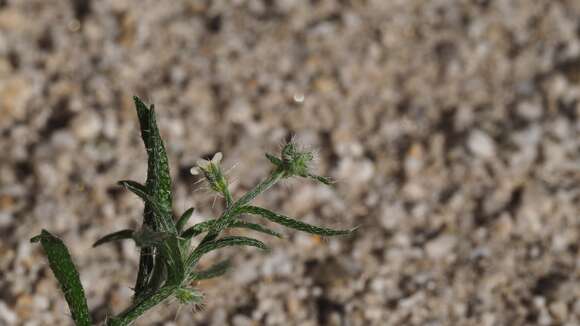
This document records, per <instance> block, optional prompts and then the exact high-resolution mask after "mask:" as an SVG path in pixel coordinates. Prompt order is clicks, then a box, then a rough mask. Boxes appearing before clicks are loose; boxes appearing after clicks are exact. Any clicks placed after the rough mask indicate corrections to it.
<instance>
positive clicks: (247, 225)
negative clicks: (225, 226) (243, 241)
mask: <svg viewBox="0 0 580 326" xmlns="http://www.w3.org/2000/svg"><path fill="white" fill-rule="evenodd" d="M230 227H231V228H242V229H250V230H254V231H258V232H261V233H265V234H269V235H273V236H275V237H278V238H282V234H280V233H278V232H276V231H273V230H270V229H268V228H267V227H264V226H262V225H260V224H256V223H249V222H246V221H234V222H232V224H230Z"/></svg>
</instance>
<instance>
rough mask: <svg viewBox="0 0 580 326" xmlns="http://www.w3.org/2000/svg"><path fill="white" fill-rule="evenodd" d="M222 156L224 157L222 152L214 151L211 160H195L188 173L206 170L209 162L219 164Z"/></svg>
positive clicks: (194, 173) (197, 173)
mask: <svg viewBox="0 0 580 326" xmlns="http://www.w3.org/2000/svg"><path fill="white" fill-rule="evenodd" d="M223 157H224V155H223V154H222V152H217V153H215V155H214V156H213V158H212V159H211V161H210V160H197V162H196V164H195V165H196V166H194V167H192V168H191V170H189V173H191V174H192V175H199V174H201V173H202V172H203V171H207V170H208V169H209V167H210V165H211V164H213V165H215V166H219V164H220V162H221V161H222V158H223Z"/></svg>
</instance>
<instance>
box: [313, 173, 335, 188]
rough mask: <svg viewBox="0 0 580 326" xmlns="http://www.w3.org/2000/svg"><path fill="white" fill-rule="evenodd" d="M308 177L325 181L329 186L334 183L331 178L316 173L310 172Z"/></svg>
mask: <svg viewBox="0 0 580 326" xmlns="http://www.w3.org/2000/svg"><path fill="white" fill-rule="evenodd" d="M308 178H310V179H314V180H316V181H318V182H321V183H324V184H325V185H327V186H330V185H332V184H333V183H334V181H333V180H332V179H331V178H328V177H323V176H320V175H315V174H308Z"/></svg>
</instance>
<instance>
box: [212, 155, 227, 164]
mask: <svg viewBox="0 0 580 326" xmlns="http://www.w3.org/2000/svg"><path fill="white" fill-rule="evenodd" d="M223 157H224V155H223V154H222V152H217V153H215V155H214V156H213V158H212V159H211V162H212V163H213V164H216V165H218V164H220V162H221V161H222V158H223Z"/></svg>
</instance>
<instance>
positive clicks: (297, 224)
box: [239, 206, 356, 236]
mask: <svg viewBox="0 0 580 326" xmlns="http://www.w3.org/2000/svg"><path fill="white" fill-rule="evenodd" d="M239 212H240V213H248V214H254V215H259V216H262V217H264V218H266V219H268V220H270V221H272V222H274V223H278V224H281V225H284V226H287V227H289V228H292V229H296V230H299V231H304V232H307V233H311V234H317V235H321V236H335V235H347V234H351V233H352V232H353V231H355V230H356V228H355V229H350V230H333V229H329V228H324V227H320V226H314V225H310V224H307V223H304V222H301V221H298V220H295V219H293V218H290V217H287V216H284V215H281V214H277V213H274V212H272V211H270V210H267V209H265V208H262V207H256V206H243V207H240V208H239Z"/></svg>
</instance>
